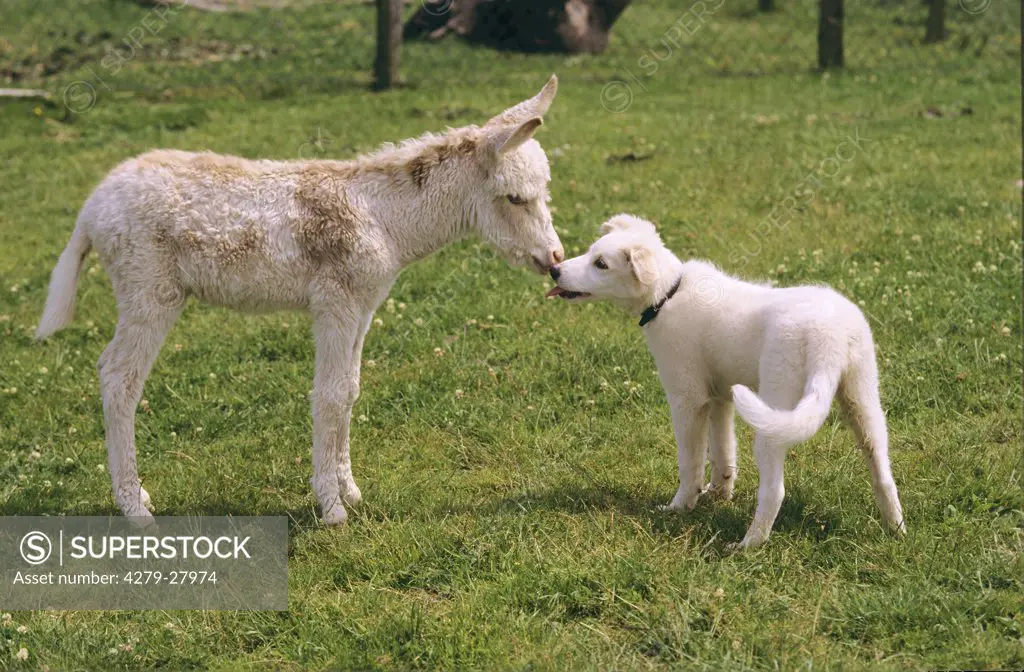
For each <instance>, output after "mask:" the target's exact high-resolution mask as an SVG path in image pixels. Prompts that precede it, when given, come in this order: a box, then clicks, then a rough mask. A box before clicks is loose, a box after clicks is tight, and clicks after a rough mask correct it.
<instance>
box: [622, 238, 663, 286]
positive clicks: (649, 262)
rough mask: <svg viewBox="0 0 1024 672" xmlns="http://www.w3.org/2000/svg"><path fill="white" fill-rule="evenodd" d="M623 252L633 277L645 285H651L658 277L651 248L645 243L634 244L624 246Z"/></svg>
mask: <svg viewBox="0 0 1024 672" xmlns="http://www.w3.org/2000/svg"><path fill="white" fill-rule="evenodd" d="M623 253H624V254H625V255H626V263H628V264H629V270H630V271H632V272H633V277H635V278H636V279H637V281H638V282H639V283H640V284H641V285H644V286H645V287H649V286H651V285H653V284H654V281H655V280H657V279H658V266H657V264H655V262H654V252H653V251H652V250H651V248H649V247H647V246H646V245H635V246H633V247H629V248H626V249H625V250H624V252H623Z"/></svg>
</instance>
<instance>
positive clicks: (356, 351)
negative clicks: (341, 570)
mask: <svg viewBox="0 0 1024 672" xmlns="http://www.w3.org/2000/svg"><path fill="white" fill-rule="evenodd" d="M372 319H373V313H367V314H366V316H364V317H363V321H362V324H360V326H359V337H358V338H356V343H355V345H354V346H353V348H352V364H353V367H354V369H353V376H352V377H353V379H354V380H355V381H356V397H358V396H359V380H360V367H361V364H362V356H363V339H365V338H366V332H368V331H369V330H370V321H371V320H372ZM355 402H356V399H353V400H352V403H353V405H354V404H355ZM349 413H350V415H351V410H350V412H349ZM338 482H339V485H340V486H341V499H342V500H343V501H344V502H345V503H346V504H348V505H349V506H355V505H356V504H358V503H359V502H361V501H362V499H363V493H362V492H361V491H360V490H359V486H358V485H356V479H355V478H354V477H353V476H352V455H351V451H350V450H349V442H348V433H347V432H346V434H345V442H344V444H343V445H342V446H341V450H340V454H339V455H338Z"/></svg>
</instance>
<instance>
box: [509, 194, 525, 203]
mask: <svg viewBox="0 0 1024 672" xmlns="http://www.w3.org/2000/svg"><path fill="white" fill-rule="evenodd" d="M505 198H507V199H508V202H509V203H511V204H512V205H526V199H525V198H523V197H522V196H516V195H515V194H509V195H508V196H506V197H505Z"/></svg>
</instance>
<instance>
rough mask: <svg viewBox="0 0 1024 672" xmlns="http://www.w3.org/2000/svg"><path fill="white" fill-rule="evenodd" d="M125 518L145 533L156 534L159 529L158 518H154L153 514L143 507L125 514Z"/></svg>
mask: <svg viewBox="0 0 1024 672" xmlns="http://www.w3.org/2000/svg"><path fill="white" fill-rule="evenodd" d="M124 517H125V518H127V519H128V522H129V523H131V525H132V527H137V528H138V529H140V530H142V531H143V532H156V531H157V529H158V528H157V524H156V518H154V517H153V514H151V513H150V512H149V511H147V510H146V509H143V508H141V507H140V509H139V510H138V511H132V512H131V513H125V514H124Z"/></svg>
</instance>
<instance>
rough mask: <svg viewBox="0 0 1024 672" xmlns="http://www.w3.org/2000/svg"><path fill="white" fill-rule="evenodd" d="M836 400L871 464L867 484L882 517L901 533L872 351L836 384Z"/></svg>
mask: <svg viewBox="0 0 1024 672" xmlns="http://www.w3.org/2000/svg"><path fill="white" fill-rule="evenodd" d="M838 396H839V403H840V405H841V407H842V409H843V412H844V415H845V416H846V419H847V422H849V424H850V426H851V428H852V429H853V433H854V435H855V436H856V437H857V445H858V446H859V448H860V450H861V453H863V455H864V457H865V458H866V459H867V461H868V465H869V466H870V468H871V485H872V490H873V491H874V494H875V502H876V503H877V504H878V508H879V510H881V512H882V517H883V518H884V519H885V522H886V525H888V527H889V529H890V530H893V531H894V532H897V533H900V534H902V533H905V532H906V531H907V528H906V525H905V524H904V521H903V507H902V506H900V500H899V495H898V494H897V493H896V483H895V481H893V478H892V469H891V468H890V466H889V432H888V430H887V429H886V426H885V414H884V413H883V411H882V403H881V400H880V398H879V394H878V368H877V366H876V365H875V360H874V353H873V352H872V353H870V354H869V356H868V357H866V358H865V359H862V360H861V361H860V362H859V363H858V364H857V366H855V367H851V368H850V369H849V370H848V371H847V372H846V374H845V375H844V376H843V378H842V380H841V381H840V385H839V395H838Z"/></svg>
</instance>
